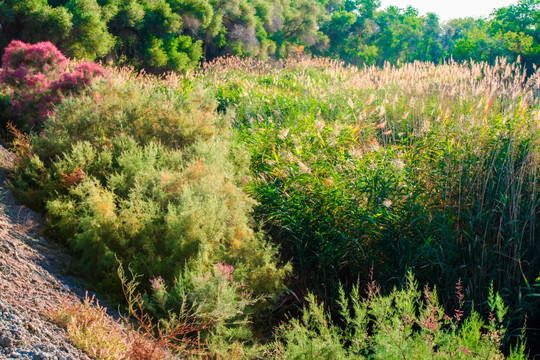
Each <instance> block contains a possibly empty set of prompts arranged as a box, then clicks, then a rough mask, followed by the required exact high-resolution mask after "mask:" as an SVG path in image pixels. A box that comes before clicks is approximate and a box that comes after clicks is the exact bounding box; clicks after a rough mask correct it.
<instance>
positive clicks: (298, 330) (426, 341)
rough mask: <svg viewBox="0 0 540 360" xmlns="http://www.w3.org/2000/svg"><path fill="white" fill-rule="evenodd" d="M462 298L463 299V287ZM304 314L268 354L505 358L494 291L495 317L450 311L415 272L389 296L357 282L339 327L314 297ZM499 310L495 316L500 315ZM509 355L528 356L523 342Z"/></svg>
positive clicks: (342, 302)
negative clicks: (364, 288) (420, 282)
mask: <svg viewBox="0 0 540 360" xmlns="http://www.w3.org/2000/svg"><path fill="white" fill-rule="evenodd" d="M458 289H459V290H458V295H459V297H460V301H462V300H463V294H461V292H460V289H461V287H459V288H458ZM307 300H308V305H307V306H306V307H305V308H304V312H303V315H302V317H301V318H299V319H292V320H291V321H290V323H287V324H284V325H282V326H281V327H280V328H279V330H278V332H277V339H276V341H275V342H274V343H273V344H272V346H271V347H270V351H269V352H268V354H271V355H270V356H269V358H274V359H275V358H282V359H368V358H369V359H504V358H505V357H504V355H503V353H502V352H501V350H500V348H501V338H502V336H503V334H504V328H503V326H502V322H503V318H504V314H505V312H506V308H505V307H504V304H503V302H502V300H501V298H500V296H499V295H497V294H494V293H493V291H492V290H491V292H490V307H491V313H490V320H489V322H488V323H487V324H486V323H485V322H484V321H483V320H482V318H481V316H480V315H479V314H478V313H476V312H474V311H473V313H472V314H471V315H470V316H469V317H467V318H463V313H462V312H461V310H457V311H456V313H455V314H454V315H452V316H449V315H446V314H445V313H444V310H443V308H442V307H441V306H440V305H439V303H438V298H437V292H436V290H435V289H434V290H430V289H429V287H427V286H426V287H425V288H424V290H423V291H421V290H420V289H419V287H418V283H417V282H416V280H415V279H414V277H413V275H412V274H411V273H409V274H408V276H407V284H406V286H405V288H404V289H402V290H396V289H394V290H393V291H392V292H391V293H390V294H388V295H382V294H380V293H379V292H378V288H377V287H376V286H375V285H373V284H372V285H371V286H370V288H369V291H368V294H367V297H365V298H363V297H362V296H361V294H360V292H359V288H358V286H355V287H353V288H352V292H351V293H350V296H346V295H345V292H344V291H343V289H341V290H340V295H339V309H340V310H339V313H340V319H339V321H340V322H341V323H343V326H338V325H336V323H335V322H334V321H333V320H332V319H331V318H330V316H329V314H328V312H327V311H326V310H325V305H324V304H323V303H321V304H320V303H318V302H317V299H316V298H315V296H314V295H309V296H308V298H307ZM495 314H496V315H495ZM506 358H507V359H526V358H527V356H526V354H525V352H524V345H523V343H520V344H518V345H517V346H516V347H515V348H513V349H512V350H511V351H510V355H509V356H508V357H506Z"/></svg>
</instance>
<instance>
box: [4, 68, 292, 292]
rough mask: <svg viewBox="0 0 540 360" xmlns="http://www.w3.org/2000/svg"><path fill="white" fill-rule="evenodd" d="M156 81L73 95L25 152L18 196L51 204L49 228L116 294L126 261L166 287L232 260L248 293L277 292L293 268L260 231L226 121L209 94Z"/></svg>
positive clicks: (243, 162) (119, 82)
mask: <svg viewBox="0 0 540 360" xmlns="http://www.w3.org/2000/svg"><path fill="white" fill-rule="evenodd" d="M150 84H151V80H149V79H147V82H145V79H144V78H143V79H140V78H128V79H125V78H122V77H121V76H120V75H118V76H116V77H115V76H113V79H112V80H107V81H103V82H101V83H99V84H97V85H95V86H94V87H93V88H92V89H91V90H90V91H88V92H87V94H85V95H82V96H80V97H77V98H70V99H67V100H65V101H64V102H63V103H62V104H61V105H60V106H59V107H58V108H57V109H56V115H55V117H54V118H52V119H51V120H50V121H49V123H48V124H47V126H46V129H45V130H44V131H43V132H42V134H40V136H35V137H33V139H32V142H31V146H32V150H31V154H30V155H28V156H26V157H25V156H21V157H20V159H19V166H18V167H17V169H16V170H15V172H14V174H13V176H12V181H13V184H14V187H15V188H16V191H17V192H18V193H19V194H21V195H23V196H24V195H26V196H27V197H29V196H32V197H34V199H33V200H34V202H35V203H37V204H38V205H39V204H43V205H44V206H45V208H46V209H47V215H48V219H49V225H50V226H49V232H50V233H51V234H53V235H54V236H56V237H57V238H59V239H60V240H62V241H65V242H67V243H68V244H70V245H71V247H72V248H73V249H74V250H75V251H76V252H77V253H78V254H79V255H80V257H81V260H82V261H81V264H82V266H83V268H85V269H86V271H87V272H88V273H89V274H92V275H93V276H95V279H96V281H97V282H99V283H100V285H101V286H102V287H103V288H106V289H108V290H113V289H114V288H115V286H117V285H115V284H118V279H117V276H116V267H117V260H116V258H118V259H119V260H121V261H122V262H123V263H126V264H129V265H130V266H131V268H132V269H133V270H134V271H135V272H136V273H138V274H141V275H143V276H144V277H145V278H146V279H149V278H152V277H154V276H161V277H163V278H164V279H165V280H166V281H167V282H168V283H173V282H174V281H175V279H177V278H178V277H179V276H181V275H182V273H183V272H184V269H189V270H190V271H194V272H197V273H198V274H204V273H208V272H211V271H212V269H213V268H214V266H215V264H216V263H224V264H227V265H231V266H233V267H234V272H233V276H234V278H235V279H236V280H237V281H239V282H243V283H245V284H246V285H245V286H246V287H245V289H243V290H242V291H249V292H254V293H256V294H260V295H261V294H275V293H276V292H278V291H279V290H280V289H282V286H283V285H282V280H283V278H284V276H285V275H286V273H287V272H288V266H280V265H278V262H277V257H276V249H275V248H273V247H271V246H270V245H269V244H268V243H267V242H266V240H265V238H264V236H263V234H261V233H260V232H258V231H256V230H255V228H254V224H253V222H252V220H251V218H250V212H251V210H252V208H253V205H254V201H253V200H252V199H251V198H250V197H248V196H247V195H246V194H244V193H243V191H242V185H243V184H244V183H246V182H247V181H248V174H247V173H246V170H247V165H248V164H249V162H248V159H247V157H246V155H245V153H244V152H243V151H242V149H241V148H239V147H235V148H234V149H233V147H232V146H231V143H230V140H229V129H228V124H227V122H226V119H224V118H223V117H221V116H218V114H217V112H216V111H215V106H214V102H213V101H212V99H211V98H210V97H208V96H206V95H205V94H204V92H202V91H200V90H197V89H195V90H193V89H191V88H186V89H172V88H165V87H159V86H151V85H150ZM116 288H117V289H118V290H119V287H116Z"/></svg>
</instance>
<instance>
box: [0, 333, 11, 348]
mask: <svg viewBox="0 0 540 360" xmlns="http://www.w3.org/2000/svg"><path fill="white" fill-rule="evenodd" d="M12 345H13V339H12V338H11V336H10V335H8V333H7V332H5V333H2V334H0V347H3V348H9V347H11V346H12Z"/></svg>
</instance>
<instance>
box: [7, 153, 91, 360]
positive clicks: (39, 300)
mask: <svg viewBox="0 0 540 360" xmlns="http://www.w3.org/2000/svg"><path fill="white" fill-rule="evenodd" d="M11 161H12V159H11V155H10V154H9V153H8V152H7V151H6V150H5V149H4V148H3V147H1V146H0V191H1V194H0V359H88V357H87V356H86V355H85V354H84V353H82V352H81V351H80V350H78V349H77V348H75V347H74V346H73V345H71V344H70V342H69V340H68V337H67V333H66V331H65V330H63V329H62V328H60V327H58V326H56V325H54V324H53V323H51V322H50V321H49V320H48V319H47V317H46V316H45V314H46V312H47V311H48V310H50V309H52V308H54V307H55V306H57V305H58V304H59V303H60V302H61V301H62V300H63V299H65V298H67V299H71V300H78V299H82V298H84V296H85V290H84V289H83V288H82V287H81V286H80V285H78V284H79V283H80V282H79V281H77V279H75V278H72V277H70V276H69V275H68V273H67V272H66V270H65V269H66V268H67V267H68V266H69V264H70V262H71V258H70V257H69V256H68V255H66V254H65V252H64V251H63V249H62V248H61V247H60V246H59V245H58V244H56V243H54V242H51V241H48V240H46V239H44V238H43V237H41V236H40V235H39V234H40V231H41V229H42V220H41V218H40V216H39V215H38V214H36V213H35V212H33V211H31V210H30V209H28V208H26V207H24V206H22V205H19V204H17V202H16V201H15V199H14V197H13V195H12V194H11V193H10V191H9V190H8V189H7V188H6V187H5V170H6V168H8V167H9V166H10V163H11Z"/></svg>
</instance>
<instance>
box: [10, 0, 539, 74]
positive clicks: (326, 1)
mask: <svg viewBox="0 0 540 360" xmlns="http://www.w3.org/2000/svg"><path fill="white" fill-rule="evenodd" d="M0 24H1V26H2V28H1V32H0V48H4V47H5V46H6V45H7V44H8V43H9V42H10V41H11V40H13V39H18V40H22V41H25V42H38V41H44V40H48V41H51V42H53V43H54V44H55V45H56V46H57V47H58V48H59V49H60V50H61V51H62V52H64V53H65V54H67V55H69V56H72V57H76V58H85V59H87V60H106V61H108V62H112V63H115V64H118V65H127V64H129V65H133V66H135V67H136V68H145V69H146V70H148V71H151V72H163V71H170V70H175V71H183V70H187V69H189V68H192V67H194V66H196V65H197V64H198V63H199V61H201V59H205V60H211V59H213V58H215V57H218V56H222V55H227V54H234V55H240V56H247V57H258V58H262V59H267V58H281V57H285V56H287V55H288V54H289V53H290V52H295V51H296V52H298V51H305V52H307V53H311V54H314V55H320V56H327V57H332V58H339V59H342V60H344V61H346V62H347V63H351V64H355V65H363V64H368V65H371V64H376V65H381V64H383V63H384V62H385V61H388V62H390V63H393V64H395V63H397V62H410V61H413V60H420V61H433V62H435V63H439V62H442V61H444V60H445V59H449V58H451V57H453V58H454V59H455V60H458V61H461V60H470V59H473V60H475V61H488V62H493V61H494V60H495V59H496V58H497V57H498V56H504V57H508V58H509V59H510V60H516V59H517V58H518V57H521V59H522V61H523V62H524V63H525V64H526V65H527V66H529V67H532V66H533V64H538V63H539V60H540V26H539V24H540V0H520V1H519V2H518V4H516V5H511V6H508V7H503V8H499V9H497V10H495V11H494V12H493V13H492V15H491V16H490V17H489V18H479V19H475V18H462V19H453V20H450V21H448V22H441V21H440V20H439V18H438V17H437V15H436V14H433V13H428V14H426V15H420V14H419V12H418V11H417V10H416V9H414V8H412V7H408V8H406V9H401V8H398V7H394V6H391V7H389V8H387V9H381V4H380V1H379V0H3V1H0Z"/></svg>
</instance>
